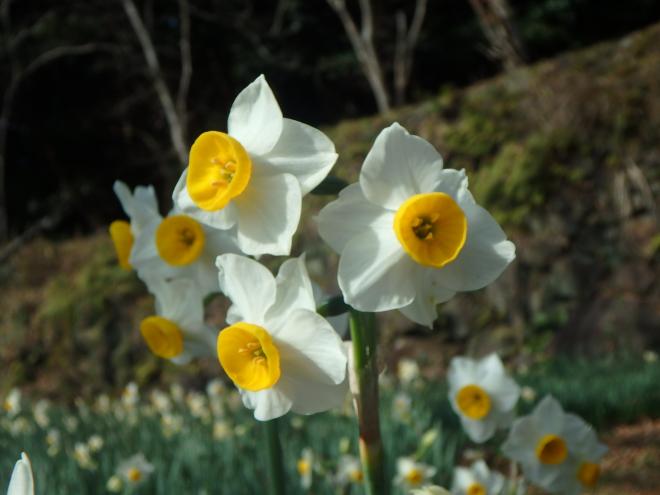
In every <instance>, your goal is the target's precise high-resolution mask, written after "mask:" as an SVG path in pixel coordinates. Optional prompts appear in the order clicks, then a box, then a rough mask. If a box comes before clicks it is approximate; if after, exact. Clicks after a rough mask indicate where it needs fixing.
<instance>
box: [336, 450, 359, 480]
mask: <svg viewBox="0 0 660 495" xmlns="http://www.w3.org/2000/svg"><path fill="white" fill-rule="evenodd" d="M363 480H364V475H363V474H362V464H361V463H360V459H358V458H357V457H355V456H352V455H347V454H344V455H342V456H341V457H340V458H339V462H338V463H337V474H336V475H335V483H336V484H337V485H339V486H340V487H345V486H347V485H351V484H360V483H362V481H363Z"/></svg>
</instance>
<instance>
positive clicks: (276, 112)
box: [227, 75, 283, 155]
mask: <svg viewBox="0 0 660 495" xmlns="http://www.w3.org/2000/svg"><path fill="white" fill-rule="evenodd" d="M282 120H283V119H282V111H281V110H280V106H279V105H278V104H277V100H276V99H275V95H274V94H273V91H272V90H271V89H270V86H269V85H268V83H267V82H266V78H265V77H264V76H263V75H261V76H259V77H257V78H256V79H255V80H254V81H253V82H252V83H250V84H249V85H248V86H247V87H246V88H245V89H244V90H243V91H241V92H240V93H239V94H238V96H237V97H236V99H235V100H234V104H233V105H232V106H231V110H230V111H229V120H228V122H227V126H228V130H229V135H230V136H232V137H233V138H235V139H237V140H238V141H239V142H240V143H241V144H242V145H243V147H244V148H245V149H246V150H247V152H248V153H249V154H250V155H252V154H255V155H263V154H265V153H268V152H269V151H270V150H272V149H273V146H275V143H277V140H278V139H279V138H280V135H281V134H282Z"/></svg>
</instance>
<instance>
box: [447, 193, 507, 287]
mask: <svg viewBox="0 0 660 495" xmlns="http://www.w3.org/2000/svg"><path fill="white" fill-rule="evenodd" d="M468 194H469V193H468ZM459 206H460V207H461V208H462V209H463V212H464V213H465V215H466V217H467V222H468V231H467V239H466V241H465V245H464V246H463V249H462V250H461V252H460V254H459V255H458V257H457V258H456V260H454V261H453V262H451V263H449V264H448V265H447V266H445V267H444V268H441V269H440V270H439V271H438V281H439V282H441V283H442V284H443V285H444V286H446V287H448V288H450V289H452V290H455V291H468V290H477V289H481V288H482V287H485V286H486V285H488V284H490V283H491V282H493V281H494V280H495V279H496V278H497V277H499V276H500V274H501V273H502V272H503V271H504V269H505V268H506V267H507V266H508V265H509V263H511V262H512V261H513V260H514V258H515V257H516V248H515V246H514V245H513V243H512V242H510V241H507V240H506V234H505V233H504V232H503V231H502V229H501V228H500V226H499V225H498V224H497V222H496V221H495V219H494V218H493V217H492V216H491V215H490V213H488V212H487V211H486V210H484V209H483V208H482V207H481V206H478V205H477V204H474V203H470V202H469V201H462V202H460V203H459Z"/></svg>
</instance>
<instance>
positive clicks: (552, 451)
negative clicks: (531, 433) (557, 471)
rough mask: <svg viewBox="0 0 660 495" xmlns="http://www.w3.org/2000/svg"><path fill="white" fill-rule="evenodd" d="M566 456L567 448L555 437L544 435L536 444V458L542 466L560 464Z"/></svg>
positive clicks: (564, 443)
mask: <svg viewBox="0 0 660 495" xmlns="http://www.w3.org/2000/svg"><path fill="white" fill-rule="evenodd" d="M567 456H568V447H566V442H565V441H564V439H563V438H561V437H560V436H557V435H553V434H549V435H544V436H543V437H542V438H541V439H540V440H539V442H538V443H537V444H536V457H537V458H538V460H539V461H541V462H542V463H543V464H561V463H562V462H564V461H565V460H566V457H567Z"/></svg>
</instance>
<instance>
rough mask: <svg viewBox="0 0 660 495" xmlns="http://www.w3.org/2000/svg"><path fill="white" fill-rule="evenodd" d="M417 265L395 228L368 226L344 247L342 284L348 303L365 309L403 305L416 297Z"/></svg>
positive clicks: (341, 271)
mask: <svg viewBox="0 0 660 495" xmlns="http://www.w3.org/2000/svg"><path fill="white" fill-rule="evenodd" d="M413 266H414V262H413V261H412V260H411V259H410V258H409V257H408V255H407V254H406V253H405V252H404V251H403V249H402V248H401V245H400V244H399V241H398V240H397V239H396V237H395V236H394V231H393V230H387V231H386V230H382V231H371V230H367V231H366V232H364V233H362V234H360V235H359V236H357V237H355V238H353V239H352V240H351V241H350V242H349V243H348V244H347V245H346V247H345V248H344V250H343V251H342V254H341V257H340V258H339V269H338V281H339V287H340V288H341V291H342V293H343V294H344V300H345V301H346V303H348V304H350V305H351V306H353V307H354V308H356V309H359V310H361V311H387V310H389V309H398V308H402V307H404V306H408V305H409V304H410V303H411V302H413V299H414V298H415V285H414V282H413V279H412V277H411V276H410V273H411V271H413Z"/></svg>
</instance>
